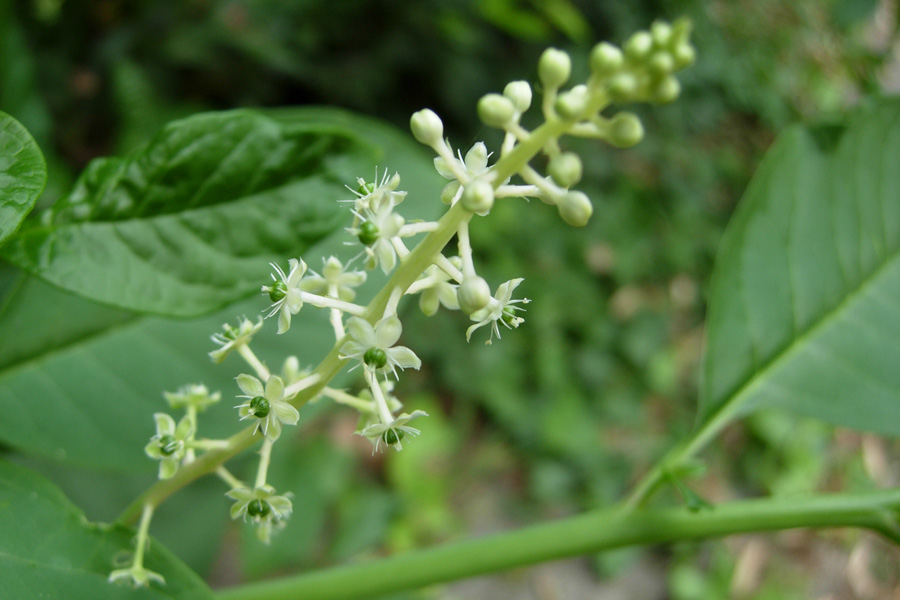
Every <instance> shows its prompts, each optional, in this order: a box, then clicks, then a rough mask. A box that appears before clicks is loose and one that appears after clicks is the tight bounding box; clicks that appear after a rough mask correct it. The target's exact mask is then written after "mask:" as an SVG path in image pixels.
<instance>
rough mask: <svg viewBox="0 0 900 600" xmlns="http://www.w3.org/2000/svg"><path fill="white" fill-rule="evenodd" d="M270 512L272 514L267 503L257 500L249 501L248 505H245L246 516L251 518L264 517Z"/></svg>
mask: <svg viewBox="0 0 900 600" xmlns="http://www.w3.org/2000/svg"><path fill="white" fill-rule="evenodd" d="M270 512H272V509H271V508H270V507H269V503H268V502H266V501H265V500H260V499H259V498H257V499H256V500H251V501H250V504H248V505H247V514H248V515H250V516H251V517H260V518H261V517H265V516H266V515H268V514H269V513H270Z"/></svg>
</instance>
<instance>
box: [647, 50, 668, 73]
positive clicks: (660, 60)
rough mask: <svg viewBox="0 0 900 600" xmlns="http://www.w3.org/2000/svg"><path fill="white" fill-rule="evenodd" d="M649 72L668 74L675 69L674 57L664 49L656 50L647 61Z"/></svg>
mask: <svg viewBox="0 0 900 600" xmlns="http://www.w3.org/2000/svg"><path fill="white" fill-rule="evenodd" d="M647 67H648V68H649V69H650V72H651V73H653V74H655V75H668V74H669V73H671V72H672V71H674V70H675V59H674V58H673V57H672V54H671V53H669V52H666V51H665V50H657V51H656V52H654V53H653V55H652V56H651V57H650V60H649V61H648V63H647Z"/></svg>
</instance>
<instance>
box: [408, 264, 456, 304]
mask: <svg viewBox="0 0 900 600" xmlns="http://www.w3.org/2000/svg"><path fill="white" fill-rule="evenodd" d="M453 258H456V259H457V260H456V261H453V259H451V262H456V263H461V261H460V260H459V258H458V257H456V256H454V257H453ZM454 266H457V268H459V265H454ZM414 285H415V286H416V289H417V290H421V293H420V295H419V308H420V309H421V310H422V312H423V313H424V314H425V315H427V316H429V317H430V316H431V315H433V314H434V313H436V312H437V309H438V306H440V305H442V304H443V305H444V308H448V309H450V310H459V299H458V298H457V297H456V288H457V287H458V286H457V285H456V284H454V283H450V276H449V275H447V273H445V272H444V270H443V269H441V268H440V267H438V266H437V265H431V266H430V267H428V268H427V269H425V272H424V273H422V275H421V277H419V279H417V280H416V282H415V284H414Z"/></svg>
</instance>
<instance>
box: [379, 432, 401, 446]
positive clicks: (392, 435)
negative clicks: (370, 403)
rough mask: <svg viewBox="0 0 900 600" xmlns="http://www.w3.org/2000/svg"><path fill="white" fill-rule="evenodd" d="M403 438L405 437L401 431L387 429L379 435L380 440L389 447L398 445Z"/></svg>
mask: <svg viewBox="0 0 900 600" xmlns="http://www.w3.org/2000/svg"><path fill="white" fill-rule="evenodd" d="M404 437H406V434H405V433H404V432H403V430H402V429H388V430H387V431H385V432H384V433H382V434H381V439H382V440H384V443H385V444H387V445H389V446H393V445H394V444H397V443H399V442H400V440H402V439H403V438H404Z"/></svg>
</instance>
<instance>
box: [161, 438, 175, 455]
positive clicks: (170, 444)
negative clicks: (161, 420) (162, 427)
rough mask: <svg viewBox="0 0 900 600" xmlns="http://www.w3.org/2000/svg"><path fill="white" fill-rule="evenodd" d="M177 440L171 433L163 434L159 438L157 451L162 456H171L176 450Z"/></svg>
mask: <svg viewBox="0 0 900 600" xmlns="http://www.w3.org/2000/svg"><path fill="white" fill-rule="evenodd" d="M178 446H179V442H178V440H176V439H175V436H173V435H164V436H162V437H161V438H159V451H160V453H161V454H162V455H163V456H172V455H173V454H175V453H176V452H177V451H178Z"/></svg>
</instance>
